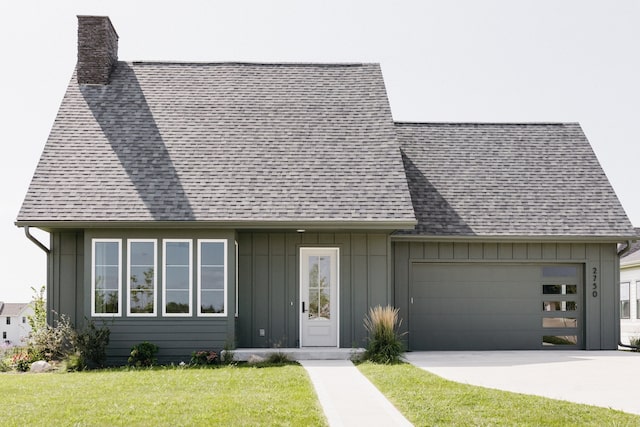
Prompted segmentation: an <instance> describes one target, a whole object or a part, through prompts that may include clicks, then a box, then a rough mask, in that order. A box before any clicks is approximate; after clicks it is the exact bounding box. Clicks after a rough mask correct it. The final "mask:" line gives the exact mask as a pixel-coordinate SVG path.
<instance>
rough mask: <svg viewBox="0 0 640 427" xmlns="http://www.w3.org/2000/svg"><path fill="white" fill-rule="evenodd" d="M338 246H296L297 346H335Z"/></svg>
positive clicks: (336, 331)
mask: <svg viewBox="0 0 640 427" xmlns="http://www.w3.org/2000/svg"><path fill="white" fill-rule="evenodd" d="M338 259H339V249H338V248H300V301H301V307H300V309H301V315H300V347H338V312H339V310H338V289H339V287H338V286H339V283H338V276H339V275H338Z"/></svg>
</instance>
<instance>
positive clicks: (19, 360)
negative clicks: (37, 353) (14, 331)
mask: <svg viewBox="0 0 640 427" xmlns="http://www.w3.org/2000/svg"><path fill="white" fill-rule="evenodd" d="M31 363H33V361H32V360H31V357H29V353H28V352H26V351H24V350H18V351H16V352H15V353H14V354H13V356H12V357H11V365H12V366H13V367H14V368H15V369H16V370H17V371H20V372H27V371H28V370H29V368H30V367H31Z"/></svg>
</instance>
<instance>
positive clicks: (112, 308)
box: [91, 239, 122, 316]
mask: <svg viewBox="0 0 640 427" xmlns="http://www.w3.org/2000/svg"><path fill="white" fill-rule="evenodd" d="M121 251H122V249H121V241H120V240H118V239H93V251H92V254H91V255H92V262H91V264H92V268H91V273H92V274H91V275H92V280H91V314H92V315H93V316H119V315H120V288H121V280H122V270H121V268H122V265H121V259H122V255H121V254H122V253H121Z"/></svg>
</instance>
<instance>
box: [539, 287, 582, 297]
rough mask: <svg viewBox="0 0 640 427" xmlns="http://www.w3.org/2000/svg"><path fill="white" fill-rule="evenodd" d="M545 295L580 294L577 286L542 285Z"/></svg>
mask: <svg viewBox="0 0 640 427" xmlns="http://www.w3.org/2000/svg"><path fill="white" fill-rule="evenodd" d="M542 293H543V294H553V295H573V294H577V293H578V286H577V285H542Z"/></svg>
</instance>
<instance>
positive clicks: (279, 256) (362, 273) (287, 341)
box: [236, 232, 393, 348]
mask: <svg viewBox="0 0 640 427" xmlns="http://www.w3.org/2000/svg"><path fill="white" fill-rule="evenodd" d="M238 247H239V249H238V251H239V257H238V262H239V265H238V270H239V271H238V285H239V288H238V297H239V300H238V318H237V328H236V333H237V345H238V347H245V348H252V347H289V348H295V347H298V346H299V324H300V311H301V303H300V295H299V293H300V283H299V281H300V280H299V262H300V259H299V254H300V248H301V247H337V248H339V249H340V260H339V269H340V273H339V277H340V289H339V304H340V326H339V332H340V343H339V345H340V347H343V348H349V347H353V346H356V347H360V346H364V345H365V337H366V332H365V330H364V326H363V319H364V316H365V314H366V313H367V311H368V309H369V307H371V306H374V305H378V304H381V305H385V304H388V303H391V299H392V298H393V291H392V289H391V287H390V273H391V268H390V267H391V265H390V243H389V235H388V234H386V233H331V232H319V233H311V232H306V233H279V232H239V233H238ZM260 330H264V336H261V334H260Z"/></svg>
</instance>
